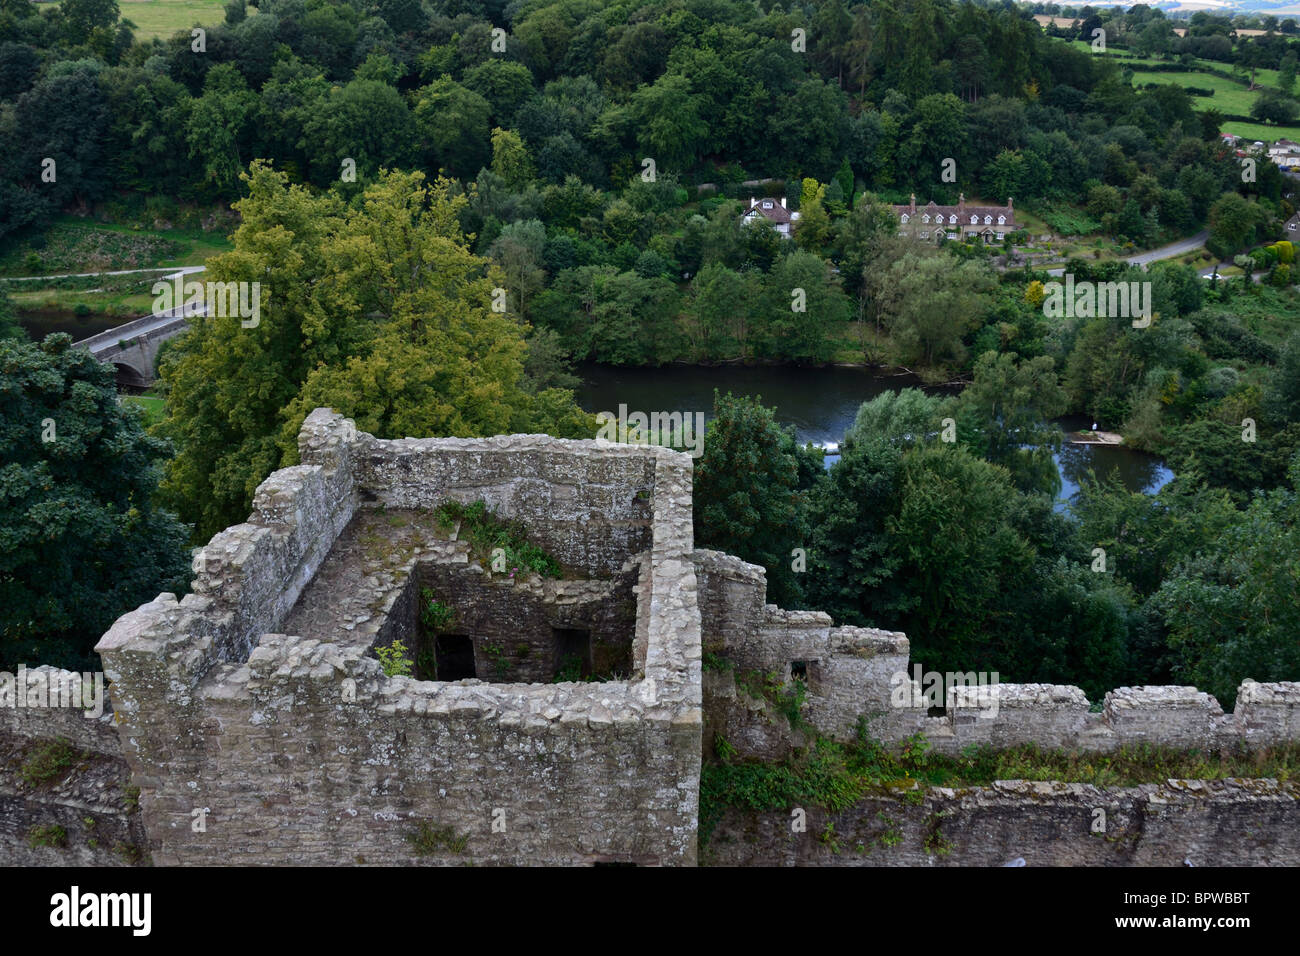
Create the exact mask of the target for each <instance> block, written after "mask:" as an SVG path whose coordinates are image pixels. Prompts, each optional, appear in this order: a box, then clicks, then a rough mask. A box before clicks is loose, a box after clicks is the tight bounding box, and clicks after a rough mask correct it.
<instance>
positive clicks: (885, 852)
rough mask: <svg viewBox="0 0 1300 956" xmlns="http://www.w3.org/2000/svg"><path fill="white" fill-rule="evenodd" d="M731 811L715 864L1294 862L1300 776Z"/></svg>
mask: <svg viewBox="0 0 1300 956" xmlns="http://www.w3.org/2000/svg"><path fill="white" fill-rule="evenodd" d="M801 823H802V827H803V829H802V830H801V831H798V832H796V829H795V826H794V824H795V818H794V816H793V815H792V813H791V812H788V811H780V812H771V813H746V812H740V811H736V810H728V811H727V813H726V815H725V816H724V817H723V819H722V821H721V822H720V823H719V824H718V826H717V827H716V829H715V830H714V831H713V834H712V836H711V838H710V840H709V841H708V843H707V845H706V846H705V848H704V850H703V851H702V853H701V859H702V861H703V862H705V863H707V864H711V865H719V866H1003V865H1006V864H1008V863H1012V862H1013V861H1016V860H1024V863H1025V865H1026V866H1180V867H1181V866H1185V865H1187V864H1191V865H1192V866H1200V867H1203V866H1296V865H1298V864H1300V784H1296V783H1295V782H1288V783H1278V782H1277V781H1275V780H1217V781H1201V780H1169V781H1167V782H1164V783H1152V784H1143V785H1141V786H1138V787H1124V788H1107V789H1101V788H1098V787H1094V786H1090V785H1087V784H1065V783H1041V782H1030V781H1005V782H999V783H997V784H995V785H994V786H992V787H973V788H970V789H963V790H952V789H947V788H943V787H935V788H931V789H930V790H929V791H927V792H926V793H925V794H924V796H923V797H921V799H919V800H914V801H910V802H909V801H905V800H900V799H894V798H888V797H877V798H871V799H867V800H863V801H861V802H860V803H858V804H856V805H855V806H853V807H851V808H850V809H848V810H845V811H844V812H842V813H829V812H827V811H825V810H819V809H815V808H809V809H807V811H806V818H805V819H804V820H803V821H801Z"/></svg>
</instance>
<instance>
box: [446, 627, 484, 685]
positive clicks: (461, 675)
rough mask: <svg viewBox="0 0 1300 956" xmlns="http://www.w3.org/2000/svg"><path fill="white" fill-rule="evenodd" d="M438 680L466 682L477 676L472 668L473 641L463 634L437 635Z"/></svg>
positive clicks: (475, 670) (473, 667)
mask: <svg viewBox="0 0 1300 956" xmlns="http://www.w3.org/2000/svg"><path fill="white" fill-rule="evenodd" d="M436 643H437V649H438V658H437V659H438V666H437V670H438V678H437V679H438V680H468V679H470V678H473V677H477V676H478V672H477V669H476V668H475V666H474V641H473V639H472V638H470V637H469V636H468V635H465V634H439V635H438V637H437V641H436Z"/></svg>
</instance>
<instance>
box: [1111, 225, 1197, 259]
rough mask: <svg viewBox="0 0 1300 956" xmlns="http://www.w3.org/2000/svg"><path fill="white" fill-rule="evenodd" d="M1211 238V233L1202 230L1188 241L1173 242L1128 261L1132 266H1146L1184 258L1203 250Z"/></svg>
mask: <svg viewBox="0 0 1300 956" xmlns="http://www.w3.org/2000/svg"><path fill="white" fill-rule="evenodd" d="M1209 238H1210V233H1209V231H1208V230H1206V229H1202V230H1201V231H1200V232H1198V233H1197V234H1196V235H1194V236H1191V237H1189V238H1187V239H1180V240H1179V241H1178V242H1171V243H1170V244H1169V245H1167V246H1161V247H1160V248H1159V249H1152V250H1151V251H1150V252H1143V253H1141V254H1139V255H1136V256H1133V257H1132V258H1131V259H1129V260H1128V264H1129V265H1131V266H1145V265H1148V264H1150V263H1152V262H1159V261H1160V260H1161V259H1172V258H1174V257H1175V256H1183V255H1186V254H1187V253H1189V252H1194V251H1195V250H1197V249H1199V248H1201V246H1203V245H1205V240H1206V239H1209Z"/></svg>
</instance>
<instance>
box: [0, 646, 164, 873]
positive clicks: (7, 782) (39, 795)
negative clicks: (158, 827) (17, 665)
mask: <svg viewBox="0 0 1300 956" xmlns="http://www.w3.org/2000/svg"><path fill="white" fill-rule="evenodd" d="M90 677H91V675H82V674H76V673H73V672H71V671H62V670H58V669H56V668H53V667H48V666H46V667H38V668H33V669H32V670H30V671H27V672H26V673H24V674H22V679H23V680H24V681H25V682H27V683H28V684H29V686H31V687H33V688H35V687H36V686H38V685H40V684H43V685H44V687H45V688H49V687H50V686H52V682H54V681H60V682H63V684H64V686H69V682H72V681H76V682H78V683H82V682H83V681H86V680H88V679H89V678H90ZM27 699H28V700H29V701H30V700H34V699H36V698H35V697H34V695H33V696H31V697H28V698H27ZM14 704H15V705H16V704H17V700H16V699H15V700H14ZM47 704H48V705H49V706H47ZM89 709H90V710H91V712H92V714H93V709H94V708H93V707H92V708H89ZM55 748H57V749H55ZM54 753H57V754H58V755H59V756H58V758H57V759H53V758H52V754H54ZM38 761H39V762H40V763H39V764H38ZM41 764H43V765H44V766H46V767H48V768H49V772H48V773H42V774H41V775H40V776H33V775H31V771H32V770H33V769H36V768H37V767H38V766H40V765H41ZM144 844H145V835H144V826H143V822H142V820H141V817H140V813H139V809H138V806H137V804H136V801H135V793H134V791H133V790H132V787H131V778H130V771H129V769H128V767H127V764H126V761H125V760H123V759H122V749H121V743H120V741H119V739H118V734H117V731H116V730H115V729H114V727H113V711H112V709H111V706H110V705H109V704H108V703H106V704H105V707H104V712H103V713H102V714H101V715H100V716H98V717H95V716H93V715H92V716H87V709H86V708H83V707H81V706H75V707H65V706H54V702H53V701H51V700H49V699H48V698H41V701H40V703H39V705H37V706H3V707H0V862H3V863H4V864H6V865H8V866H129V865H133V864H136V863H139V862H141V861H143V860H144V859H145V857H144V854H143V850H142V848H143V847H144Z"/></svg>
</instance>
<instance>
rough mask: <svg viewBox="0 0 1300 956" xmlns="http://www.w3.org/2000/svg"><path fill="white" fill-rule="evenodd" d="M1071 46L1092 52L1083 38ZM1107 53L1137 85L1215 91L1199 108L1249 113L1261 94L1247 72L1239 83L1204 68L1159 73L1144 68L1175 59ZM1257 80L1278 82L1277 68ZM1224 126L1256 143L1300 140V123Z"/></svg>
mask: <svg viewBox="0 0 1300 956" xmlns="http://www.w3.org/2000/svg"><path fill="white" fill-rule="evenodd" d="M1071 45H1072V46H1074V47H1075V48H1077V49H1080V50H1083V51H1084V52H1085V53H1089V52H1091V49H1090V47H1089V46H1088V44H1087V43H1085V42H1083V41H1082V40H1074V41H1072V43H1071ZM1106 55H1107V58H1108V59H1109V58H1111V57H1114V58H1116V59H1118V60H1119V61H1120V64H1121V65H1122V66H1125V67H1128V68H1130V69H1132V70H1133V85H1134V86H1135V87H1138V86H1143V85H1144V84H1146V83H1167V84H1172V85H1174V86H1197V87H1200V88H1201V89H1205V90H1214V95H1213V96H1198V97H1195V98H1194V101H1193V107H1194V108H1195V109H1197V110H1208V109H1216V110H1218V111H1219V112H1221V113H1236V114H1239V115H1241V116H1249V115H1250V107H1251V106H1252V104H1254V102H1255V99H1256V97H1258V96H1259V90H1258V89H1255V90H1251V89H1249V86H1248V84H1247V82H1246V74H1245V73H1238V75H1239V76H1241V77H1242V79H1241V81H1240V82H1236V81H1234V80H1230V79H1227V78H1226V77H1222V76H1216V75H1215V74H1213V73H1204V72H1200V71H1198V72H1195V73H1174V72H1169V73H1166V72H1156V71H1154V70H1144V69H1142V67H1144V66H1155V65H1157V64H1160V63H1168V62H1172V61H1169V60H1160V59H1156V58H1153V57H1140V56H1137V55H1136V54H1134V53H1131V52H1130V51H1128V50H1120V49H1116V48H1111V49H1108V50H1107V51H1106ZM1196 65H1197V66H1200V67H1205V68H1210V69H1216V70H1229V69H1231V68H1230V67H1229V65H1228V64H1226V63H1214V62H1212V61H1210V60H1197V61H1196ZM1255 82H1256V84H1259V85H1262V86H1271V85H1274V84H1276V83H1277V70H1257V71H1256V72H1255ZM1221 128H1222V130H1223V132H1225V133H1231V134H1232V135H1234V136H1241V137H1244V138H1245V139H1248V140H1250V141H1252V142H1254V141H1256V140H1261V141H1263V142H1272V141H1274V140H1278V139H1300V126H1269V125H1266V124H1264V123H1251V122H1246V121H1242V120H1225V121H1224V123H1223V125H1222V127H1221Z"/></svg>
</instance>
